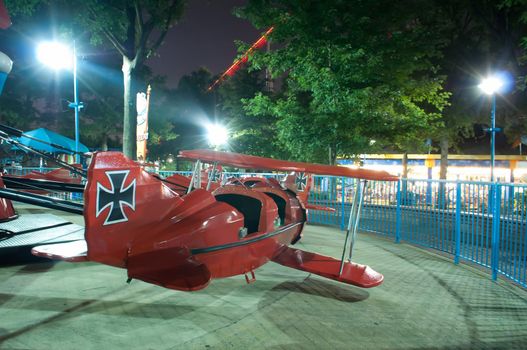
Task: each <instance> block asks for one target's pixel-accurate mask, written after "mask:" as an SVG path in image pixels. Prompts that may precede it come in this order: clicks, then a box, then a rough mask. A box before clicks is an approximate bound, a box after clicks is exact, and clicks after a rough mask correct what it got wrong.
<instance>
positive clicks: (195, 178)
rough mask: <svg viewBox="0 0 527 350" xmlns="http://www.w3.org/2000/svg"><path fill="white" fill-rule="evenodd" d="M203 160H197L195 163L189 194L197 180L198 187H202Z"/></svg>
mask: <svg viewBox="0 0 527 350" xmlns="http://www.w3.org/2000/svg"><path fill="white" fill-rule="evenodd" d="M200 172H201V160H199V159H198V160H196V164H194V171H193V172H192V177H191V178H190V184H189V185H188V189H187V194H189V193H190V192H191V191H192V187H193V186H194V184H195V182H196V183H197V186H196V188H199V187H201V174H200ZM194 181H195V182H194Z"/></svg>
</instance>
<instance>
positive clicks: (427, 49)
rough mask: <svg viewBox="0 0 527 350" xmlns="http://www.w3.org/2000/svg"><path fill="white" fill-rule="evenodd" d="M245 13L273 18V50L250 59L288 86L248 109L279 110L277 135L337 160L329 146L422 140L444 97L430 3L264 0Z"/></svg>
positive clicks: (343, 149)
mask: <svg viewBox="0 0 527 350" xmlns="http://www.w3.org/2000/svg"><path fill="white" fill-rule="evenodd" d="M241 12H242V14H243V15H244V16H245V17H246V18H249V19H251V20H252V21H253V23H255V24H256V25H265V26H267V25H270V24H271V23H272V24H275V25H276V29H275V32H274V33H273V35H272V42H273V43H274V45H273V46H274V49H273V50H272V52H270V53H267V54H261V55H258V56H256V57H255V58H254V60H255V61H256V62H257V64H259V65H260V66H262V67H263V66H266V67H268V68H269V69H271V71H272V72H273V74H274V75H275V76H279V75H281V77H282V78H283V80H284V87H285V89H284V91H283V94H281V95H278V96H275V97H273V98H269V97H267V98H264V97H263V96H261V95H260V96H256V97H255V98H253V99H252V100H250V101H247V102H246V109H247V111H249V112H250V113H252V114H254V115H260V114H261V113H273V114H274V115H275V116H277V117H278V118H279V121H278V129H279V133H278V136H279V139H280V141H281V142H282V143H283V144H284V145H286V147H287V148H288V150H289V151H291V152H292V153H293V154H295V155H296V156H297V157H299V158H308V157H309V156H308V155H306V153H308V151H309V152H313V153H314V154H317V156H316V157H317V160H318V161H330V162H331V161H334V160H331V159H329V160H328V159H327V154H328V152H327V150H328V148H330V149H335V150H336V154H339V155H343V154H356V153H362V152H364V151H367V149H368V147H369V143H370V142H369V140H370V139H375V140H376V144H377V145H379V144H381V145H385V146H389V147H391V148H394V146H395V147H400V148H406V147H410V146H411V145H412V144H419V143H422V142H421V141H424V139H425V138H426V134H428V133H429V132H430V131H431V129H432V128H433V125H434V122H435V120H437V118H438V117H439V113H440V112H441V110H442V109H443V108H444V107H445V106H446V105H447V101H448V97H449V94H448V93H445V92H444V91H443V90H442V84H443V79H444V78H443V77H442V76H439V75H438V74H437V67H436V66H435V65H434V64H433V61H434V60H435V59H436V58H437V57H440V55H441V50H440V49H441V46H442V45H443V44H442V43H443V39H442V38H441V37H440V36H439V35H437V34H436V31H434V27H433V25H431V24H429V20H428V16H430V15H431V14H432V13H433V8H431V6H423V4H422V2H419V1H406V2H404V4H400V3H399V2H393V1H387V0H386V1H376V2H363V1H358V0H356V1H324V2H320V1H288V0H275V1H261V0H260V1H250V2H249V5H248V6H247V7H245V9H244V10H243V11H241ZM284 13H286V14H287V16H286V15H284ZM322 150H323V151H322ZM319 157H320V158H319Z"/></svg>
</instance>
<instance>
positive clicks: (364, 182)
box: [348, 180, 368, 262]
mask: <svg viewBox="0 0 527 350" xmlns="http://www.w3.org/2000/svg"><path fill="white" fill-rule="evenodd" d="M359 183H362V186H361V191H360V195H359V203H358V204H357V214H356V215H355V222H354V223H353V232H352V234H351V241H350V250H349V256H348V261H350V262H351V258H352V255H353V246H354V245H355V241H356V239H357V230H358V229H359V220H360V215H361V210H362V205H363V200H364V194H365V193H366V188H367V187H368V180H360V182H359Z"/></svg>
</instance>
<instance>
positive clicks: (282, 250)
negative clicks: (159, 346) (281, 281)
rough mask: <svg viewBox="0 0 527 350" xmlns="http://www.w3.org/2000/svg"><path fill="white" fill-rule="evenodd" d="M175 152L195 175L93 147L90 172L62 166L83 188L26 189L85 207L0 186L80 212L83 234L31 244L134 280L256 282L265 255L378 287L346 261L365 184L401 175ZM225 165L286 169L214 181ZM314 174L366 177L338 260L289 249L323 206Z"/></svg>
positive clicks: (8, 133) (0, 134) (4, 135)
mask: <svg viewBox="0 0 527 350" xmlns="http://www.w3.org/2000/svg"><path fill="white" fill-rule="evenodd" d="M0 130H2V131H0V139H2V140H3V141H4V142H8V143H10V144H13V145H17V146H21V147H25V146H23V145H19V144H18V141H17V140H16V138H14V137H12V136H16V135H19V134H20V133H21V132H20V131H17V130H16V129H13V128H9V127H5V126H1V127H0ZM26 149H28V148H27V147H26ZM36 152H38V151H36ZM47 157H50V158H52V157H51V156H47ZM179 157H180V158H183V159H188V160H194V161H195V165H194V172H193V174H192V176H191V178H185V179H186V180H185V181H182V180H181V178H179V179H178V181H171V180H174V178H172V179H171V178H167V179H161V178H160V177H159V176H157V175H153V174H150V173H148V172H147V171H145V170H144V169H143V168H142V166H141V164H139V163H137V162H135V161H133V160H130V159H128V158H126V157H125V156H124V155H123V154H122V153H119V152H95V153H93V154H91V162H90V165H89V167H88V170H87V172H85V171H84V170H82V169H78V168H77V167H74V166H71V165H68V164H65V163H64V164H61V165H62V166H63V167H65V168H66V169H67V170H68V171H70V172H72V173H75V174H77V175H81V176H83V177H85V178H86V180H87V181H86V184H85V185H82V184H72V183H66V182H59V181H53V180H49V179H32V183H31V184H30V185H29V186H31V189H32V190H35V189H38V190H50V189H52V190H57V189H58V188H59V189H60V190H61V191H71V192H82V193H83V199H84V204H79V203H75V202H71V201H64V200H56V199H54V198H51V197H47V196H42V195H38V194H34V193H28V191H27V189H28V184H27V183H24V184H23V186H22V185H21V186H22V187H18V188H19V189H18V190H17V189H13V188H16V187H17V179H16V178H12V177H11V178H9V182H8V183H9V184H11V185H10V186H11V188H9V186H8V188H4V189H0V197H2V198H4V199H5V200H4V202H6V201H7V200H15V201H21V202H25V203H30V204H35V205H39V206H43V207H47V208H53V209H57V210H62V211H66V212H70V213H77V214H82V215H83V216H84V222H85V232H84V239H77V240H73V241H69V242H62V243H57V244H44V245H39V246H35V247H33V249H32V253H33V254H34V255H37V256H41V257H47V258H51V259H61V260H66V261H71V262H82V261H94V262H99V263H103V264H107V265H111V266H115V267H120V268H124V269H126V270H127V273H128V278H129V279H140V280H143V281H145V282H148V283H153V284H156V285H160V286H163V287H166V288H171V289H177V290H183V291H194V290H200V289H203V288H205V287H206V286H207V285H208V284H209V283H210V281H211V280H212V279H214V278H223V277H230V276H236V275H245V278H246V280H247V282H251V281H253V280H254V279H255V275H254V270H256V269H257V268H258V267H260V266H261V265H263V264H265V263H267V262H269V261H273V262H275V263H278V264H281V265H284V266H287V267H290V268H294V269H298V270H302V271H307V272H310V273H313V274H317V275H320V276H323V277H326V278H330V279H333V280H336V281H339V282H343V283H347V284H352V285H356V286H359V287H364V288H369V287H374V286H377V285H379V284H381V283H382V280H383V276H382V275H381V274H380V273H378V272H376V271H374V270H373V269H371V268H370V267H368V266H366V265H360V264H356V263H354V262H351V259H350V258H351V252H352V248H353V243H354V240H355V239H354V238H355V233H356V231H357V227H358V219H359V216H360V207H361V205H362V195H363V192H364V188H365V185H364V184H363V182H365V181H367V180H383V181H396V180H397V177H395V176H392V175H390V174H388V173H386V172H383V171H372V170H365V169H351V168H346V167H339V166H328V165H320V164H309V163H299V162H289V161H282V160H276V159H269V158H262V157H255V156H249V155H242V154H237V153H228V152H218V151H212V150H192V151H181V152H180V153H179ZM51 160H54V159H51ZM202 164H210V165H211V168H209V172H208V174H209V175H208V176H207V178H208V179H207V181H206V184H205V183H202V181H201V180H202V171H201V168H202ZM220 164H221V165H228V166H233V167H237V168H244V169H254V170H272V171H280V172H286V173H288V174H287V175H286V176H285V177H284V180H283V181H282V182H279V181H278V180H276V179H273V178H265V177H248V178H239V179H238V178H230V179H224V180H223V181H221V182H220V181H214V180H216V176H215V175H216V174H215V173H216V169H217V167H218V166H219V165H220ZM313 174H319V175H332V176H345V177H352V178H358V179H362V180H364V181H358V182H357V183H358V184H359V185H358V188H357V190H356V191H355V192H356V196H355V204H354V205H353V207H352V210H351V213H350V221H349V225H348V232H347V234H346V241H345V243H344V249H343V254H342V258H341V259H340V260H339V259H335V258H332V257H328V256H323V255H320V254H317V253H313V252H306V251H303V250H300V249H296V248H293V247H291V246H290V245H294V244H295V243H297V242H298V241H299V240H300V239H301V237H302V230H303V228H304V225H305V223H306V220H307V215H308V210H324V209H326V208H323V207H318V206H314V205H311V204H310V203H308V194H309V190H310V187H311V175H313ZM4 178H6V179H7V178H8V177H4ZM361 184H362V185H361ZM24 186H25V187H24ZM174 189H177V191H176V190H174ZM326 210H327V209H326ZM14 220H17V219H14ZM350 236H351V240H350V247H349V259H346V257H345V254H346V251H347V250H348V249H347V244H348V243H347V241H348V239H349V238H350Z"/></svg>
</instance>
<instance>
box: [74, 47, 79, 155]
mask: <svg viewBox="0 0 527 350" xmlns="http://www.w3.org/2000/svg"><path fill="white" fill-rule="evenodd" d="M73 99H74V100H73V104H74V106H73V108H74V109H75V152H77V153H76V154H75V163H80V155H79V95H78V91H77V49H76V45H75V40H73Z"/></svg>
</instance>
